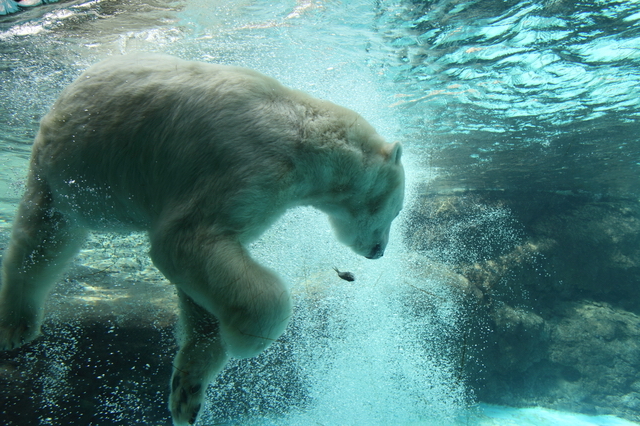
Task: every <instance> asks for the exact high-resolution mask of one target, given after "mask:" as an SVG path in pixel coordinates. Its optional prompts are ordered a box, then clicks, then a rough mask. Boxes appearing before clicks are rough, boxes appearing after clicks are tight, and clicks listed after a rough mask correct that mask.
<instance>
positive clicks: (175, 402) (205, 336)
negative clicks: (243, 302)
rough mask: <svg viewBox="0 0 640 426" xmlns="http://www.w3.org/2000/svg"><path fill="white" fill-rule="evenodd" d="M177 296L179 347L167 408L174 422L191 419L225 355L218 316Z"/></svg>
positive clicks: (185, 298)
mask: <svg viewBox="0 0 640 426" xmlns="http://www.w3.org/2000/svg"><path fill="white" fill-rule="evenodd" d="M178 297H179V300H180V330H179V340H180V350H179V352H178V354H177V355H176V358H175V361H174V364H173V367H174V368H173V375H172V376H171V398H170V401H169V408H170V410H171V414H172V416H173V421H174V423H175V424H178V425H180V424H193V423H195V419H196V416H197V415H198V411H200V406H201V405H202V401H203V399H204V395H205V391H206V388H207V385H208V384H209V382H210V381H211V380H212V379H213V378H214V377H215V376H217V375H218V373H219V372H220V370H222V368H223V367H224V366H225V364H226V363H227V360H228V359H229V357H228V355H227V353H226V351H225V349H224V347H223V345H222V339H221V337H220V324H219V322H218V320H217V319H216V318H215V317H214V316H213V315H211V314H210V313H209V312H207V311H206V310H205V309H204V308H202V307H200V306H199V305H198V304H196V303H195V302H194V301H193V300H191V298H190V297H189V296H187V295H186V294H184V292H182V291H178Z"/></svg>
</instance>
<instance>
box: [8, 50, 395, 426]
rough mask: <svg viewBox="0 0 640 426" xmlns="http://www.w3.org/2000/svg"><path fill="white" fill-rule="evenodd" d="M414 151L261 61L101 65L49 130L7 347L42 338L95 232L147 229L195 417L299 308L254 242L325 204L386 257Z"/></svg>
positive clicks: (174, 382) (155, 60)
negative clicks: (50, 309)
mask: <svg viewBox="0 0 640 426" xmlns="http://www.w3.org/2000/svg"><path fill="white" fill-rule="evenodd" d="M400 154H401V147H400V144H398V143H395V144H389V143H386V142H385V141H384V140H383V139H382V137H380V136H379V135H378V134H377V133H376V132H375V130H374V129H373V128H372V127H371V126H370V125H369V124H368V123H367V122H366V121H365V120H364V119H363V118H362V117H360V116H359V115H358V114H356V113H355V112H353V111H351V110H348V109H346V108H342V107H340V106H337V105H334V104H332V103H330V102H327V101H322V100H318V99H315V98H313V97H310V96H309V95H306V94H304V93H302V92H299V91H296V90H291V89H288V88H286V87H284V86H282V85H281V84H280V83H278V82H277V81H276V80H274V79H272V78H269V77H266V76H264V75H262V74H259V73H257V72H255V71H251V70H248V69H244V68H239V67H231V66H221V65H212V64H204V63H197V62H188V61H184V60H180V59H177V58H174V57H170V56H163V55H146V54H137V55H131V56H121V57H115V58H112V59H109V60H106V61H104V62H101V63H99V64H97V65H95V66H93V67H91V68H89V69H88V70H87V71H86V72H85V73H84V74H82V75H81V76H80V77H79V78H78V79H77V80H76V81H75V82H74V83H72V84H71V85H70V86H69V87H67V88H66V89H65V90H64V91H63V92H62V94H61V96H60V98H59V99H58V100H57V101H56V103H55V104H54V106H53V108H52V109H51V111H50V112H49V113H48V114H47V115H46V116H45V117H44V118H43V120H42V122H41V125H40V131H39V133H38V135H37V136H36V139H35V142H34V145H33V151H32V156H31V163H30V172H29V177H28V182H27V187H26V193H25V195H24V198H23V199H22V202H21V203H20V206H19V210H18V213H17V216H16V219H15V222H14V224H13V231H12V235H11V241H10V243H9V247H8V249H7V251H6V252H5V254H4V259H3V272H2V273H3V275H2V280H3V281H2V287H1V289H0V349H5V350H6V349H11V348H15V347H17V346H20V345H22V344H24V343H26V342H29V341H31V340H33V339H34V338H35V337H37V335H38V334H39V332H40V325H41V323H42V320H43V306H44V303H45V298H46V296H47V294H48V292H49V290H50V289H51V287H52V285H53V284H54V283H55V281H56V279H57V278H58V277H59V276H60V274H61V273H62V272H63V270H64V268H65V266H66V265H67V264H68V262H69V261H70V259H71V258H72V257H73V256H74V254H75V253H76V252H77V251H78V250H79V248H80V247H81V245H82V243H83V241H84V239H85V236H86V234H87V232H88V230H89V229H97V230H121V231H131V230H145V231H147V232H148V233H149V237H150V242H151V252H150V254H151V258H152V260H153V262H154V264H155V265H156V266H157V267H158V269H160V271H161V272H162V273H163V274H164V275H165V276H166V277H167V278H168V279H169V280H170V281H171V282H172V283H174V284H175V285H176V286H177V289H178V295H179V301H180V304H179V306H180V319H181V320H180V324H181V327H182V334H183V337H184V338H183V341H182V342H181V345H180V348H179V351H178V354H177V356H176V359H175V362H174V367H175V368H174V369H173V377H172V379H171V397H170V410H171V413H172V416H173V419H174V423H175V424H176V425H183V424H187V423H189V424H191V423H194V422H195V419H196V416H197V414H198V411H199V408H200V404H201V402H202V400H203V396H204V391H205V389H206V386H207V384H208V383H209V382H210V381H211V380H212V379H213V378H215V376H216V375H217V374H218V373H219V372H220V370H221V369H222V368H223V367H224V365H225V364H226V362H227V360H228V358H229V357H252V356H255V355H257V354H259V353H260V352H262V351H263V350H264V349H265V348H266V347H268V346H269V344H271V343H272V342H273V341H274V340H276V339H277V338H278V337H279V336H280V335H281V333H282V332H283V331H284V329H285V327H286V325H287V322H288V320H289V317H290V315H291V298H290V295H289V293H288V290H287V287H286V286H285V285H284V284H283V283H282V281H281V280H280V278H278V276H277V275H276V274H275V273H274V272H272V271H271V270H269V269H267V268H264V267H262V266H260V265H259V264H257V263H256V262H255V261H254V260H253V259H252V258H251V257H250V255H249V253H248V252H247V250H246V248H245V245H246V244H247V243H249V242H250V241H252V240H254V239H256V238H257V237H258V236H260V235H261V234H262V233H263V232H264V231H265V229H266V228H267V227H268V226H269V225H271V224H272V223H273V222H274V221H275V220H276V219H277V218H278V217H279V216H280V215H281V214H282V213H283V212H284V211H285V210H287V209H288V208H290V207H294V206H298V205H312V206H315V207H316V208H318V209H320V210H322V211H324V212H326V213H327V214H328V215H329V218H330V220H331V223H332V225H333V228H334V230H335V232H336V235H337V237H338V239H339V240H340V241H342V242H343V243H344V244H346V245H347V246H349V247H351V248H352V249H353V251H355V252H356V253H358V254H360V255H362V256H366V257H368V258H370V259H376V258H379V257H381V256H382V255H383V252H384V249H385V247H386V245H387V241H388V238H389V228H390V226H391V222H392V220H393V219H394V218H395V217H396V216H397V214H398V212H399V211H400V209H401V208H402V203H403V197H404V170H403V167H402V164H401V162H400ZM292 255H295V254H294V253H292Z"/></svg>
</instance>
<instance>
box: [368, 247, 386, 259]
mask: <svg viewBox="0 0 640 426" xmlns="http://www.w3.org/2000/svg"><path fill="white" fill-rule="evenodd" d="M383 254H384V249H383V248H382V244H376V245H375V246H373V248H372V249H371V251H370V252H369V254H368V255H366V256H365V257H366V258H367V259H380V258H381V257H382V255H383Z"/></svg>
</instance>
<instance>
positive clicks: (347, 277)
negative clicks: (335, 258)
mask: <svg viewBox="0 0 640 426" xmlns="http://www.w3.org/2000/svg"><path fill="white" fill-rule="evenodd" d="M333 270H334V271H336V272H337V273H338V276H339V277H340V278H342V279H343V280H345V281H355V280H356V276H355V275H353V273H351V272H340V271H338V268H336V267H335V266H334V267H333Z"/></svg>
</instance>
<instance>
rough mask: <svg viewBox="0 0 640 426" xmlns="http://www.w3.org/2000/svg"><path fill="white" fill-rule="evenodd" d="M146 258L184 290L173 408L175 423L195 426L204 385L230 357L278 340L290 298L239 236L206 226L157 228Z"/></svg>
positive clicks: (254, 352) (252, 352)
mask: <svg viewBox="0 0 640 426" xmlns="http://www.w3.org/2000/svg"><path fill="white" fill-rule="evenodd" d="M151 257H152V258H153V261H154V263H155V264H156V266H157V267H158V269H160V270H161V271H162V273H163V274H165V276H167V278H168V279H169V280H170V281H172V282H173V283H174V284H176V286H177V287H178V289H179V291H180V293H183V294H182V295H181V296H180V297H181V305H180V306H181V310H182V318H183V319H184V321H183V326H184V327H186V329H185V330H184V336H185V342H184V343H183V344H182V345H181V349H180V352H179V354H178V356H177V357H176V363H175V366H176V368H175V370H174V374H173V378H172V390H173V392H172V396H171V411H172V413H173V416H174V422H175V423H176V425H182V424H185V422H187V423H193V422H195V419H196V416H197V411H198V409H199V408H200V407H199V404H200V402H201V401H202V397H203V392H204V390H205V388H206V385H207V384H208V383H209V380H210V379H213V378H214V376H215V375H216V374H217V373H218V372H219V371H220V370H221V369H222V367H223V366H224V364H225V363H226V360H227V358H226V357H227V356H230V357H236V358H246V357H252V356H256V355H258V354H260V353H261V352H262V351H263V350H265V349H266V348H267V347H268V346H269V345H270V344H271V343H273V342H274V341H275V340H276V339H278V337H280V335H281V334H282V332H283V331H284V329H285V327H286V325H287V323H288V322H289V317H290V316H291V297H290V295H289V291H288V290H287V288H286V287H285V286H284V284H283V283H282V281H281V280H280V279H279V278H278V276H277V275H276V274H274V273H273V272H271V271H270V270H269V269H267V268H264V267H262V266H261V265H259V264H258V263H257V262H255V261H254V260H253V259H251V257H250V256H249V253H248V252H247V250H246V249H245V248H244V247H243V246H242V245H241V244H240V243H239V242H238V241H236V240H234V239H231V238H224V237H218V236H215V235H208V234H207V231H206V230H201V231H200V232H192V231H191V230H189V228H188V227H186V226H184V225H183V226H182V227H180V226H177V227H176V228H173V229H171V228H166V227H165V228H163V229H159V230H158V231H157V232H154V233H152V234H151ZM214 319H215V320H217V321H214ZM214 330H215V331H214ZM197 376H200V377H197ZM198 378H200V380H198Z"/></svg>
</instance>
